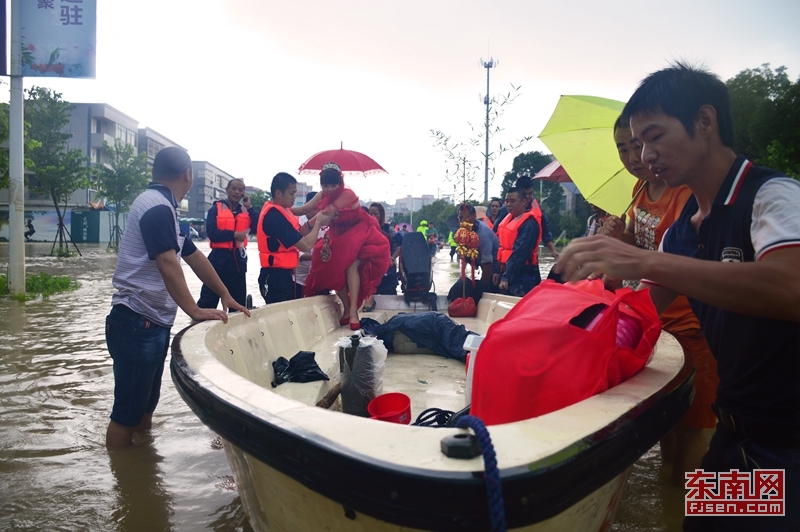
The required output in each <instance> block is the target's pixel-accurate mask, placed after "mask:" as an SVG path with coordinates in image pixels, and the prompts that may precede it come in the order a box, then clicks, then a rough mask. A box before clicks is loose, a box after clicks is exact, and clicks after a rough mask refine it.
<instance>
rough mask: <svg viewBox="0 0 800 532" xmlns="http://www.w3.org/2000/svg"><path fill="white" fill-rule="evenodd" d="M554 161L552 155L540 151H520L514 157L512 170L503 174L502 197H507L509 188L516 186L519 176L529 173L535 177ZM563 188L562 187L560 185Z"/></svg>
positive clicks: (528, 174)
mask: <svg viewBox="0 0 800 532" xmlns="http://www.w3.org/2000/svg"><path fill="white" fill-rule="evenodd" d="M550 162H552V159H551V156H550V155H548V154H546V153H542V152H540V151H529V152H527V153H520V154H519V155H517V156H516V157H514V162H513V164H512V166H511V170H510V171H508V172H506V173H505V174H504V175H503V182H502V184H501V189H500V198H505V197H506V193H507V192H508V189H510V188H511V187H513V186H514V182H515V181H516V180H517V178H518V177H521V176H524V175H527V176H531V177H533V176H534V175H536V173H537V172H538V171H539V170H541V169H542V168H544V167H545V166H547V165H548V164H550ZM551 184H555V183H551ZM559 188H561V187H559Z"/></svg>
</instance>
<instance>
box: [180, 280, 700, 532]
mask: <svg viewBox="0 0 800 532" xmlns="http://www.w3.org/2000/svg"><path fill="white" fill-rule="evenodd" d="M377 299H378V307H377V309H376V310H375V311H373V312H371V313H363V314H362V318H363V317H371V318H374V319H376V320H378V321H380V322H384V321H385V320H388V319H389V318H390V317H391V316H393V315H394V314H396V313H398V312H401V311H404V312H409V310H408V309H407V308H405V306H406V305H405V304H404V303H402V298H400V297H397V298H388V297H385V298H384V297H380V296H379V297H377ZM516 301H518V299H517V298H511V297H505V296H496V295H486V296H484V297H483V298H482V299H481V301H480V303H479V305H478V315H477V317H475V318H458V319H455V321H457V322H459V323H463V324H464V325H465V326H466V327H467V329H469V330H471V331H474V332H476V333H479V334H483V333H485V332H486V330H487V329H488V327H489V325H490V324H491V323H493V322H494V321H496V320H498V319H500V318H502V317H503V316H504V315H505V314H506V312H508V310H509V309H510V308H511V307H512V306H513V305H514V304H515V302H516ZM381 307H384V308H385V309H384V310H381ZM387 307H394V309H390V308H387ZM440 308H445V307H444V306H443V305H441V304H440ZM412 311H413V310H412ZM339 312H340V310H339V307H338V306H337V303H336V301H335V300H334V299H333V298H332V297H323V296H320V297H315V298H308V299H302V300H296V301H290V302H285V303H280V304H273V305H267V306H266V307H263V308H259V309H256V310H254V311H253V312H252V317H251V318H249V319H248V318H247V317H246V316H243V315H233V316H231V317H230V320H229V322H228V323H227V324H223V323H221V322H218V321H215V322H202V323H197V324H195V325H192V326H190V327H188V328H186V329H184V330H183V331H181V332H180V333H179V334H178V335H177V336H176V337H175V340H174V342H173V344H172V362H171V371H172V378H173V381H174V382H175V385H176V386H177V388H178V390H179V392H180V394H181V396H182V397H183V398H184V399H185V400H186V402H187V403H188V404H189V406H190V407H191V408H192V410H193V411H194V412H195V413H196V414H197V416H198V417H199V418H200V419H201V420H202V421H203V422H204V423H205V424H206V425H208V426H209V427H210V428H211V429H212V430H214V431H215V432H216V433H218V434H219V435H220V436H221V437H222V439H223V442H224V447H225V451H226V453H227V456H228V460H229V462H230V465H231V469H232V470H233V475H234V478H235V480H236V484H237V486H238V489H239V492H240V494H241V499H242V503H243V506H244V508H245V511H246V513H247V516H248V518H249V521H250V524H251V525H252V527H253V529H254V530H257V531H271V532H274V531H287V532H288V531H290V532H301V531H310V532H311V531H313V532H317V531H320V530H329V531H354V530H356V531H370V532H372V531H400V530H403V531H410V530H475V531H478V530H480V531H484V530H489V529H490V516H489V509H488V503H487V500H488V499H487V493H486V487H485V483H484V479H483V472H484V463H483V461H482V458H481V457H476V458H472V459H455V458H448V457H446V456H445V455H444V454H443V453H442V451H441V446H440V442H441V440H442V438H443V437H445V436H447V435H452V434H457V433H463V432H465V430H464V429H457V428H431V427H419V426H408V425H399V424H394V423H386V422H382V421H377V420H372V419H368V418H363V417H359V416H353V415H348V414H344V413H342V412H340V411H336V407H335V406H334V407H333V408H331V409H323V408H320V407H317V406H315V405H316V403H317V402H318V401H319V400H320V399H321V398H323V397H324V396H325V395H326V394H327V392H328V391H329V389H330V388H331V383H332V382H333V380H331V381H317V382H311V383H302V384H301V383H285V384H281V385H280V386H278V387H277V388H272V387H271V386H270V382H271V381H272V380H273V369H272V362H273V361H274V360H275V359H276V358H277V357H279V356H284V357H286V358H289V357H291V356H292V355H294V354H295V353H296V352H298V351H300V350H307V351H314V352H315V353H316V361H317V362H318V364H319V366H320V367H321V368H322V370H323V371H325V372H326V373H327V374H328V375H329V376H330V377H334V376H335V375H336V374H337V373H338V372H339V362H338V351H337V348H336V347H335V346H334V344H335V342H336V341H337V340H338V339H339V338H340V337H344V336H349V335H350V331H349V329H347V328H346V327H340V325H339V320H338V316H339ZM693 376H694V370H693V368H692V367H691V366H690V365H688V364H687V363H686V362H685V361H684V357H683V352H682V350H681V348H680V346H679V345H678V343H677V342H676V341H675V339H674V338H673V337H671V336H670V335H668V334H667V333H662V335H661V338H660V339H659V342H658V345H657V349H656V352H655V353H654V355H653V357H652V358H651V360H650V362H649V363H648V365H647V366H646V367H645V368H644V369H643V370H642V371H641V372H639V373H637V374H636V375H635V376H634V377H632V378H631V379H629V380H628V381H626V382H624V383H622V384H620V385H618V386H616V387H614V388H612V389H609V390H607V391H606V392H604V393H601V394H598V395H596V396H594V397H591V398H589V399H586V400H584V401H581V402H579V403H577V404H574V405H571V406H569V407H567V408H563V409H561V410H559V411H556V412H552V413H550V414H547V415H543V416H540V417H537V418H533V419H528V420H524V421H519V422H516V423H509V424H504V425H497V426H491V427H488V430H489V433H490V436H491V439H492V442H493V444H494V449H495V452H496V454H497V464H498V469H499V474H500V479H501V483H502V491H503V500H504V508H505V519H506V522H507V526H508V529H509V530H525V531H529V530H536V531H540V530H569V531H598V530H610V528H611V524H612V523H613V520H614V516H615V514H616V511H617V508H618V505H619V501H620V499H621V496H622V492H623V489H624V487H625V483H626V481H627V478H628V474H629V472H630V469H631V466H632V464H633V463H634V462H635V461H636V460H637V459H638V458H639V457H640V456H641V455H643V454H644V453H645V452H646V451H647V450H648V449H650V448H651V447H652V446H653V445H654V444H655V443H656V442H657V441H658V440H659V439H660V438H661V437H662V436H664V434H665V433H666V432H667V431H669V430H670V429H671V428H672V427H673V426H674V425H675V424H676V423H677V421H678V420H679V419H680V418H681V417H682V416H683V414H684V413H685V411H686V410H687V409H688V406H689V404H690V402H691V398H692V396H693V387H692V380H693ZM383 382H384V384H383V387H384V392H391V391H401V392H403V393H405V394H407V395H408V396H410V397H411V406H412V419H414V418H415V417H416V416H417V415H418V414H419V413H420V412H421V411H423V410H425V409H427V408H429V407H438V408H443V409H446V410H453V411H457V410H460V409H462V408H463V406H464V389H465V367H464V364H463V363H461V362H458V361H456V360H452V359H445V358H443V357H440V356H436V355H431V354H414V355H409V354H396V353H391V352H390V353H389V356H388V358H387V360H386V366H385V373H384V381H383Z"/></svg>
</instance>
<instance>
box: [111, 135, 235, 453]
mask: <svg viewBox="0 0 800 532" xmlns="http://www.w3.org/2000/svg"><path fill="white" fill-rule="evenodd" d="M191 187H192V162H191V159H190V158H189V154H188V153H186V152H185V151H184V150H182V149H179V148H164V149H163V150H161V151H160V152H158V154H157V155H156V158H155V160H154V162H153V182H152V183H151V184H150V186H148V187H147V190H145V191H144V192H143V193H142V194H141V195H139V197H138V198H136V200H135V201H134V202H133V204H132V205H131V208H130V212H129V214H128V219H127V223H126V228H125V233H124V234H123V236H122V242H121V244H120V250H119V257H118V259H117V267H116V270H115V271H114V277H113V284H114V288H116V289H117V292H116V293H115V294H114V296H113V297H112V299H111V303H112V305H113V307H112V309H111V313H110V314H109V315H108V317H107V318H106V343H107V346H108V351H109V353H110V354H111V358H112V359H113V360H114V407H113V409H112V412H111V421H110V422H109V425H108V429H107V431H106V446H107V447H109V448H111V447H125V446H128V445H131V442H132V436H133V433H134V432H135V431H140V430H149V429H150V427H151V423H152V417H153V412H154V411H155V408H156V405H157V404H158V399H159V395H160V390H161V375H162V373H163V371H164V361H165V359H166V356H167V349H168V347H169V337H170V328H171V327H172V324H173V323H174V321H175V315H176V313H177V310H178V307H180V308H181V309H183V311H184V312H186V313H187V314H188V315H189V316H190V317H191V318H192V319H194V320H197V321H202V320H222V321H225V322H227V319H228V317H227V314H226V312H225V311H226V310H227V308H228V307H230V308H233V309H236V310H240V311H242V312H244V313H245V314H247V315H248V316H249V315H250V313H249V311H248V310H247V309H245V308H244V307H242V306H241V305H239V304H238V303H237V302H236V301H234V300H233V298H231V296H230V294H229V293H228V290H227V288H225V285H224V284H223V283H222V281H220V279H219V277H218V276H217V274H216V272H215V271H214V268H213V267H212V266H211V264H210V263H209V262H208V259H207V258H206V257H205V255H203V254H202V253H197V252H196V251H197V248H196V247H195V246H194V244H193V243H192V240H191V239H190V238H186V236H185V235H183V234H182V233H181V230H180V227H179V225H178V217H177V214H176V211H175V208H176V207H177V205H178V202H179V201H181V200H182V199H183V197H184V196H185V195H186V193H187V192H188V191H189V189H191ZM181 258H183V260H185V261H186V263H187V264H188V265H189V266H190V267H191V268H192V270H194V272H195V273H196V274H197V276H198V277H199V278H200V279H201V280H202V281H203V282H204V283H205V284H206V285H207V286H209V287H211V288H212V289H213V290H214V291H215V292H216V293H217V294H220V296H221V299H222V305H223V310H216V309H202V308H199V307H198V306H197V304H196V303H195V299H194V297H193V296H192V294H191V293H190V292H189V287H188V286H187V285H186V279H185V277H184V275H183V268H182V267H181V264H180V259H181Z"/></svg>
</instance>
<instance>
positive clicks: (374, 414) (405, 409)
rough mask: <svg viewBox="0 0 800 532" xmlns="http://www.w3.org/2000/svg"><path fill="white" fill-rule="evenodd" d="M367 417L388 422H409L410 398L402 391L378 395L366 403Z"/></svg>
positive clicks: (405, 423) (406, 423)
mask: <svg viewBox="0 0 800 532" xmlns="http://www.w3.org/2000/svg"><path fill="white" fill-rule="evenodd" d="M367 411H368V412H369V417H371V418H372V419H378V420H380V421H388V422H390V423H400V424H401V425H408V424H409V423H411V398H409V397H408V396H407V395H406V394H404V393H399V392H389V393H385V394H383V395H379V396H378V397H376V398H375V399H373V400H372V401H370V403H369V405H367Z"/></svg>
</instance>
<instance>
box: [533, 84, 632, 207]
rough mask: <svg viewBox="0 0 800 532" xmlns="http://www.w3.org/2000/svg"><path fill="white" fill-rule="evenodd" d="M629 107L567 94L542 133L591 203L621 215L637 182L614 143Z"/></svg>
mask: <svg viewBox="0 0 800 532" xmlns="http://www.w3.org/2000/svg"><path fill="white" fill-rule="evenodd" d="M624 106H625V104H624V103H623V102H619V101H617V100H609V99H607V98H598V97H596V96H562V97H561V98H560V99H559V101H558V105H556V108H555V110H554V111H553V116H551V117H550V120H549V121H548V122H547V125H546V126H545V127H544V130H542V133H541V134H540V135H539V138H540V139H541V141H542V142H543V143H544V144H545V146H547V147H548V148H549V149H550V151H551V152H553V155H554V156H555V158H556V159H558V162H560V163H561V165H562V166H563V167H564V170H566V171H567V173H568V174H569V176H570V177H571V178H572V181H573V182H574V183H575V185H576V186H577V187H578V190H580V192H581V194H582V195H583V197H584V198H586V201H588V202H589V203H592V204H594V205H597V206H599V207H600V208H601V209H603V210H605V211H606V212H609V213H611V214H616V215H617V216H619V215H621V214H622V213H623V212H624V211H625V209H626V206H627V205H628V204H629V203H630V201H631V191H632V190H633V187H634V184H635V183H636V178H635V177H634V176H632V175H631V174H630V173H628V171H627V170H625V167H624V166H623V165H622V163H621V162H620V160H619V155H618V154H617V147H616V144H615V143H614V122H615V121H616V120H617V117H618V116H619V115H620V113H621V112H622V108H623V107H624Z"/></svg>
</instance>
